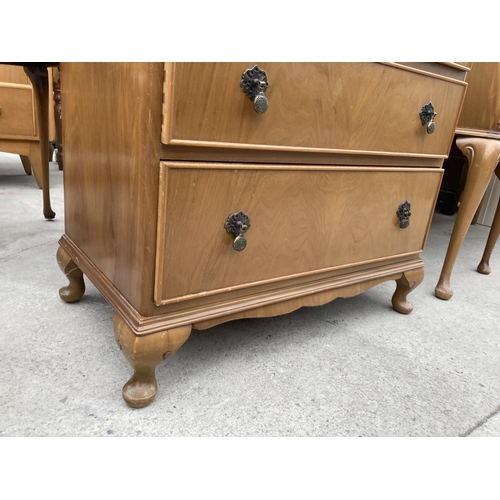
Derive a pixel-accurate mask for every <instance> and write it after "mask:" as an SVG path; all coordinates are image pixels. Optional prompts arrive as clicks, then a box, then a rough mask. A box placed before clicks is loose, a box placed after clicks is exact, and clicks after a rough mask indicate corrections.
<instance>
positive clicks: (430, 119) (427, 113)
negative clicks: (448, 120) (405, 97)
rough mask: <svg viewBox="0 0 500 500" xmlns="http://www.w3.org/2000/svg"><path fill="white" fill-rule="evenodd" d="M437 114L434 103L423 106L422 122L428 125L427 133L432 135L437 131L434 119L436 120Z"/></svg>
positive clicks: (421, 112) (421, 111)
mask: <svg viewBox="0 0 500 500" xmlns="http://www.w3.org/2000/svg"><path fill="white" fill-rule="evenodd" d="M436 115H437V113H436V112H435V110H434V106H433V104H432V102H430V101H429V102H428V103H427V104H424V105H423V106H422V109H421V110H420V121H421V122H422V125H427V133H428V134H432V133H433V132H434V130H436V124H435V122H434V118H436Z"/></svg>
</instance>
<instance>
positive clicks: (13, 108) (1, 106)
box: [0, 84, 35, 137]
mask: <svg viewBox="0 0 500 500" xmlns="http://www.w3.org/2000/svg"><path fill="white" fill-rule="evenodd" d="M0 136H7V137H11V136H12V137H15V136H21V137H26V136H28V137H33V136H35V111H34V107H33V92H32V89H31V86H29V85H19V86H9V85H5V84H4V85H2V84H0Z"/></svg>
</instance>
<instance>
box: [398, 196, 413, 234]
mask: <svg viewBox="0 0 500 500" xmlns="http://www.w3.org/2000/svg"><path fill="white" fill-rule="evenodd" d="M396 213H397V215H398V217H399V227H400V228H401V229H405V228H407V227H408V226H409V225H410V215H411V211H410V203H409V202H408V201H405V202H404V203H401V205H399V207H398V211H397V212H396Z"/></svg>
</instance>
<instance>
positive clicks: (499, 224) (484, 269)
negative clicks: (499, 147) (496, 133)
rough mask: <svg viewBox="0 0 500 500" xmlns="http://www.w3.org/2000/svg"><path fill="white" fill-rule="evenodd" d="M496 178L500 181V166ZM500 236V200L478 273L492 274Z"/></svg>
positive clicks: (496, 171)
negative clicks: (492, 263) (493, 257)
mask: <svg viewBox="0 0 500 500" xmlns="http://www.w3.org/2000/svg"><path fill="white" fill-rule="evenodd" d="M495 173H496V176H497V177H498V178H499V179H500V165H498V166H497V169H496V170H495ZM499 234H500V200H498V205H497V210H496V212H495V217H494V219H493V224H492V225H491V229H490V234H489V235H488V241H487V242H486V247H485V249H484V254H483V257H482V258H481V262H480V263H479V265H478V266H477V272H478V273H481V274H490V273H491V268H490V257H491V253H492V252H493V249H494V248H495V244H496V242H497V240H498V235H499Z"/></svg>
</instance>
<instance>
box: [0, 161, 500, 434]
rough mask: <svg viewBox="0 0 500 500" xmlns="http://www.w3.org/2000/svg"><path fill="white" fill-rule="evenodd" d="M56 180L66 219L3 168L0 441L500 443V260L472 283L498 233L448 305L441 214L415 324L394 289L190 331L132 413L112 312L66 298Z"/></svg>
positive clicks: (475, 255) (54, 175)
mask: <svg viewBox="0 0 500 500" xmlns="http://www.w3.org/2000/svg"><path fill="white" fill-rule="evenodd" d="M50 181H51V198H52V208H53V209H54V210H55V212H56V214H57V215H56V219H55V220H54V221H46V220H45V219H44V218H43V215H42V193H41V190H39V189H38V188H37V187H36V184H35V181H34V178H33V177H32V176H27V175H26V174H25V172H24V170H23V168H22V165H21V162H20V160H19V157H18V156H15V155H7V154H4V153H1V154H0V318H1V325H2V329H1V332H0V436H332V437H341V436H353V437H354V436H472V437H476V436H500V324H499V323H500V322H499V320H500V307H499V305H500V279H499V278H500V247H499V248H498V251H497V252H496V253H494V255H493V258H492V260H491V265H492V268H493V272H492V274H491V275H489V276H482V275H480V274H478V273H477V272H476V271H475V267H476V265H477V263H478V261H479V259H480V257H481V254H482V251H483V248H484V244H485V241H486V238H487V235H488V230H489V229H488V228H486V227H484V226H472V227H471V228H470V230H469V232H468V234H467V238H466V240H465V242H464V244H463V246H462V249H461V251H460V254H459V257H458V260H457V263H456V265H455V269H454V273H453V276H452V286H453V289H454V292H455V295H454V297H453V298H452V299H451V300H450V301H442V300H439V299H437V298H436V297H435V296H434V287H435V285H436V283H437V280H438V277H439V273H440V270H441V266H442V263H443V259H444V255H445V252H446V248H447V245H448V242H449V238H450V234H451V230H452V227H453V223H454V219H453V217H448V216H444V215H442V214H439V213H436V214H435V215H434V218H433V222H432V226H431V231H430V235H429V239H428V242H427V247H426V250H425V252H424V254H423V259H424V262H425V270H426V275H425V279H424V281H423V283H422V284H421V285H420V286H419V287H418V288H417V289H416V290H415V291H414V292H413V293H412V294H411V295H410V298H411V301H412V302H413V304H414V306H415V309H414V311H413V312H412V313H411V314H410V315H408V316H405V315H401V314H398V313H396V312H395V311H393V310H392V308H391V305H390V299H391V296H392V293H393V291H394V283H392V282H388V283H384V284H382V285H379V286H378V287H375V288H373V289H371V290H369V291H367V292H366V293H364V294H362V295H359V296H357V297H354V298H350V299H337V300H335V301H333V302H331V303H329V304H327V305H325V306H322V307H316V308H303V309H300V310H298V311H296V312H294V313H292V314H288V315H285V316H281V317H275V318H268V319H250V320H241V321H235V322H231V323H227V324H224V325H221V326H218V327H214V328H212V329H210V330H206V331H203V332H193V333H192V335H191V337H190V338H189V340H188V341H187V343H186V344H185V345H184V346H183V347H182V348H181V349H180V350H179V352H178V353H177V354H176V355H175V356H173V357H172V358H170V359H169V360H167V361H166V362H164V363H163V364H161V365H160V366H159V367H158V369H157V378H158V383H159V390H158V394H157V398H156V400H155V401H154V402H153V403H152V404H151V405H150V406H148V407H146V408H143V409H139V410H134V409H131V408H129V407H128V406H127V405H126V404H125V402H124V401H123V399H122V397H121V388H122V386H123V384H124V383H125V382H126V381H127V379H128V377H129V376H130V375H131V368H130V367H129V365H128V363H127V362H126V360H125V358H124V357H123V356H122V354H121V352H120V351H119V349H118V347H117V346H116V344H115V340H114V335H113V329H112V321H113V315H114V312H113V310H112V308H111V307H110V306H109V305H108V304H107V303H106V301H105V300H104V299H103V298H102V296H101V295H100V293H99V292H98V291H97V290H96V289H95V288H94V287H93V285H92V284H91V283H89V282H88V281H87V292H86V294H85V296H84V298H83V299H82V300H81V301H80V302H79V303H75V304H66V303H64V302H62V301H61V300H60V299H59V296H58V290H59V288H60V287H61V286H64V285H66V283H67V282H66V280H65V278H64V276H63V274H62V273H61V271H60V270H59V268H58V266H57V263H56V259H55V254H56V250H57V246H58V244H57V242H58V239H59V237H60V236H61V234H62V233H63V232H64V207H63V173H62V172H61V171H59V169H58V167H57V165H56V163H54V162H52V163H51V165H50Z"/></svg>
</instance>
